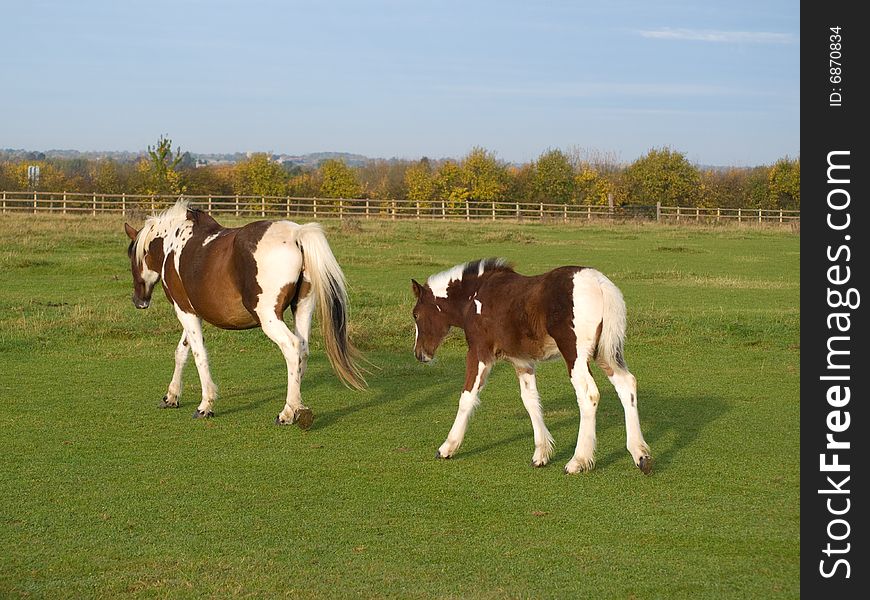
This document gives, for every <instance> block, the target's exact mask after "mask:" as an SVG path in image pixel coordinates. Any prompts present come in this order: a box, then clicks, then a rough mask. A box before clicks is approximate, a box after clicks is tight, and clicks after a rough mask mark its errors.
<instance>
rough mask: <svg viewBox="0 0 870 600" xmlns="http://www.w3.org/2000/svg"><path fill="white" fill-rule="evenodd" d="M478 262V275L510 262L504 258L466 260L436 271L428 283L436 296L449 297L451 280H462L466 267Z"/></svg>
mask: <svg viewBox="0 0 870 600" xmlns="http://www.w3.org/2000/svg"><path fill="white" fill-rule="evenodd" d="M474 262H477V263H479V264H478V267H477V275H478V277H479V276H481V275H483V273H484V272H485V271H489V270H491V269H494V268H498V267H504V266H506V265H507V264H508V262H507V261H506V260H505V259H503V258H485V259H481V260H479V261H470V262H464V263H462V264H460V265H456V266H455V267H450V268H449V269H447V270H446V271H441V272H440V273H435V274H434V275H431V276H430V277H429V279H427V280H426V285H428V286H429V289H431V290H432V294H433V295H434V296H435V297H436V298H446V297H447V288H448V287H449V286H450V282H451V281H461V280H462V275H463V274H464V273H465V269H467V268H468V265H470V264H472V263H474Z"/></svg>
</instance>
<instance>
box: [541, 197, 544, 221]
mask: <svg viewBox="0 0 870 600" xmlns="http://www.w3.org/2000/svg"><path fill="white" fill-rule="evenodd" d="M541 222H542V223H543V222H544V203H543V202H541Z"/></svg>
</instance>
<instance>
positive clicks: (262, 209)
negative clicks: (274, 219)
mask: <svg viewBox="0 0 870 600" xmlns="http://www.w3.org/2000/svg"><path fill="white" fill-rule="evenodd" d="M260 216H261V217H263V218H265V217H266V196H260Z"/></svg>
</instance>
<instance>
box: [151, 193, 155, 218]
mask: <svg viewBox="0 0 870 600" xmlns="http://www.w3.org/2000/svg"><path fill="white" fill-rule="evenodd" d="M151 214H152V215H153V214H154V196H151Z"/></svg>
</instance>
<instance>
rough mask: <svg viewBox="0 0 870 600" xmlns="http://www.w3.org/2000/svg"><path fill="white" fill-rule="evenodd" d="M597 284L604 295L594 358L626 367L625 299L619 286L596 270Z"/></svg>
mask: <svg viewBox="0 0 870 600" xmlns="http://www.w3.org/2000/svg"><path fill="white" fill-rule="evenodd" d="M596 277H597V279H598V284H599V285H600V286H601V293H602V295H603V296H604V310H603V314H602V317H601V320H602V323H601V337H600V338H599V339H598V351H597V353H596V358H598V359H601V360H604V361H605V362H607V363H608V364H610V365H615V366H618V367H620V368H622V369H626V368H627V367H626V364H625V356H624V350H623V348H624V345H625V322H626V319H625V300H624V299H623V297H622V292H621V291H619V288H618V287H616V285H615V284H614V283H613V282H612V281H610V280H609V279H608V278H607V277H606V276H605V275H604V274H603V273H600V272H598V271H596Z"/></svg>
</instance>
